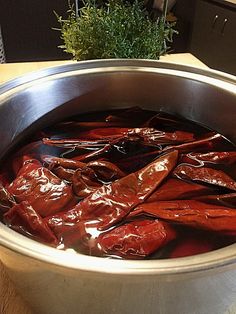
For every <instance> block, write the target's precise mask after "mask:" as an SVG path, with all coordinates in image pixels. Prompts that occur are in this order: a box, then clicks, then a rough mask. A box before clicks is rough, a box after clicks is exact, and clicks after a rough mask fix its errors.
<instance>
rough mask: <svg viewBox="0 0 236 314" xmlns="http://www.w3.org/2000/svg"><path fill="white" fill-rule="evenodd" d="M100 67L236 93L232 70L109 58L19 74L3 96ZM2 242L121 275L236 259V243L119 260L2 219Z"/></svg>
mask: <svg viewBox="0 0 236 314" xmlns="http://www.w3.org/2000/svg"><path fill="white" fill-rule="evenodd" d="M99 71H100V72H110V71H147V72H156V73H163V74H167V75H177V76H181V77H187V78H191V79H194V80H199V81H204V82H206V83H207V84H212V85H215V86H217V87H218V88H220V89H225V90H226V91H228V92H229V93H234V94H235V95H236V77H235V76H233V75H230V74H226V73H222V72H219V71H215V70H211V69H200V68H196V67H191V66H185V65H179V64H174V63H168V62H160V61H150V60H134V59H132V60H131V59H130V60H127V59H108V60H91V61H83V62H77V63H73V64H66V65H61V66H56V67H51V68H47V69H43V70H40V71H36V72H32V73H30V74H27V75H24V76H22V77H19V78H16V79H14V80H11V81H9V82H7V83H5V84H2V85H0V100H3V101H4V98H5V97H9V96H11V95H14V93H18V92H19V91H20V90H21V89H25V88H26V87H28V86H30V85H32V84H37V83H38V82H40V81H41V80H45V79H46V80H51V79H56V78H57V77H64V76H69V75H78V74H80V73H82V74H84V73H97V72H99ZM0 245H2V246H3V247H6V248H8V249H10V250H13V251H15V252H17V253H20V254H23V255H26V256H29V257H31V258H34V259H37V260H41V261H44V262H47V263H51V264H54V265H58V266H63V267H66V268H73V269H79V270H83V271H89V272H99V273H110V274H120V275H121V274H123V275H125V274H126V275H154V274H155V275H177V274H182V273H194V272H199V271H205V270H209V269H214V268H219V267H223V266H229V265H232V264H234V263H236V243H235V244H232V245H230V246H227V247H225V248H222V249H218V250H215V251H212V252H209V253H204V254H198V255H194V256H190V257H182V258H174V259H163V260H116V259H109V258H103V257H94V256H87V255H82V254H79V253H73V252H71V251H70V250H68V251H61V250H58V249H55V248H51V247H49V246H47V245H44V244H41V243H38V242H36V241H34V240H31V239H28V238H27V237H25V236H23V235H21V234H19V233H17V232H15V231H14V230H11V229H10V228H8V227H7V226H5V225H3V224H2V223H1V222H0Z"/></svg>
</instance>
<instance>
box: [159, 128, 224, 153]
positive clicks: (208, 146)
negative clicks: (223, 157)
mask: <svg viewBox="0 0 236 314" xmlns="http://www.w3.org/2000/svg"><path fill="white" fill-rule="evenodd" d="M223 139H224V138H223V136H222V135H221V134H219V133H215V132H212V133H211V134H208V135H205V136H204V137H202V138H200V139H198V140H196V141H193V142H188V143H184V144H180V145H171V146H166V147H165V148H164V149H163V151H167V150H170V149H176V150H178V151H179V152H181V153H185V152H191V151H193V150H194V151H199V150H200V151H201V152H202V151H206V150H207V151H209V150H212V149H214V148H215V147H217V145H218V144H220V143H221V142H222V141H223Z"/></svg>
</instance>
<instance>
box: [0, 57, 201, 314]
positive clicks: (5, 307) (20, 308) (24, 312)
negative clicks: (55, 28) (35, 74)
mask: <svg viewBox="0 0 236 314" xmlns="http://www.w3.org/2000/svg"><path fill="white" fill-rule="evenodd" d="M160 61H165V62H171V63H178V64H184V65H190V66H195V67H199V68H207V66H206V65H205V64H204V63H202V62H201V61H200V60H198V59H197V58H196V57H194V56H193V55H191V54H190V53H180V54H170V55H166V56H163V57H161V58H160ZM73 62H75V61H46V62H27V63H5V64H0V83H4V82H6V81H8V80H10V79H14V78H16V77H17V76H21V75H23V74H25V73H28V72H32V71H37V70H40V69H43V68H47V67H52V66H58V65H65V64H69V63H73ZM0 254H1V252H0ZM0 258H1V256H0ZM0 313H1V314H13V313H14V314H30V313H31V311H30V310H29V308H28V306H27V305H26V303H25V302H24V301H23V300H22V299H21V298H20V296H19V295H18V293H17V291H16V290H15V288H14V286H13V284H12V283H11V281H10V280H9V278H8V276H7V274H6V272H5V269H4V267H3V265H2V263H1V261H0Z"/></svg>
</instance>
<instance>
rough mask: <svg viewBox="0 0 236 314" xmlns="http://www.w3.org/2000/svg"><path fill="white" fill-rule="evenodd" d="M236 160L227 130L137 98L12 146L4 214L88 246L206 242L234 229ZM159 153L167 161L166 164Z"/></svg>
mask: <svg viewBox="0 0 236 314" xmlns="http://www.w3.org/2000/svg"><path fill="white" fill-rule="evenodd" d="M32 139H33V140H32ZM190 143H195V144H194V145H191V144H190ZM177 155H178V156H177ZM163 156H164V157H163ZM55 157H56V158H59V159H55ZM62 158H64V159H63V160H62ZM163 158H164V159H163ZM162 159H163V160H162ZM235 161H236V153H235V146H234V145H233V144H231V143H230V142H229V141H227V140H226V139H225V138H224V137H222V136H220V135H218V134H217V133H215V132H213V131H211V130H209V129H207V128H205V127H202V126H200V125H197V124H195V123H193V122H191V121H187V120H185V119H182V118H178V117H175V116H171V115H169V114H165V113H158V114H157V113H156V112H151V111H143V110H141V109H139V108H131V109H128V110H122V111H121V110H117V111H113V112H111V113H107V112H102V113H93V114H87V115H80V116H78V117H73V119H71V120H67V121H64V122H61V123H58V124H57V125H54V126H50V127H48V128H46V129H44V130H41V131H39V132H38V133H37V134H35V135H34V136H33V137H32V138H31V140H30V141H29V140H28V141H27V142H25V143H24V144H23V145H21V147H19V148H17V150H16V151H15V152H14V153H13V154H11V156H8V159H7V161H4V167H2V169H1V172H0V182H2V187H1V190H0V215H1V217H2V220H3V222H4V223H6V224H7V225H8V226H9V227H10V228H12V229H14V230H16V231H18V232H20V233H22V234H24V235H26V236H29V237H31V238H33V239H35V240H38V241H40V242H43V243H46V244H49V245H52V246H56V247H58V248H62V249H67V248H72V249H74V250H76V251H78V252H81V253H83V254H91V255H96V256H108V257H114V258H131V259H136V258H173V257H182V256H189V255H194V254H199V253H204V252H209V251H212V250H215V249H218V248H221V247H224V246H227V245H230V244H232V243H234V242H235V239H236V211H235V204H236V193H235V192H236V182H235V177H236V164H235ZM163 163H165V167H166V168H168V171H166V170H165V169H164V170H163V169H162V170H161V171H160V168H161V167H162V168H163ZM150 165H153V166H150ZM148 167H151V168H150V169H149V168H148ZM165 167H164V168H165ZM157 168H158V169H159V170H158V171H160V174H159V173H153V171H154V170H155V171H156V169H157ZM141 169H144V170H141ZM141 173H142V175H141ZM135 180H136V181H137V180H138V181H139V183H137V182H136V181H135ZM176 184H177V185H176ZM146 185H147V186H148V188H146V189H145V188H144V187H145V186H146ZM134 190H135V191H138V192H137V193H136V194H135V192H134ZM111 204H112V205H111ZM147 204H151V205H147ZM175 210H176V212H174V211H175ZM188 210H189V212H188ZM234 211H235V213H234ZM173 213H175V215H174V214H173ZM183 213H184V214H183ZM167 214H168V215H167ZM208 215H209V216H208ZM167 216H168V217H167ZM221 216H222V217H223V218H222V217H221ZM176 217H178V219H177V218H176ZM179 217H180V218H179ZM199 217H200V218H199ZM228 221H229V222H230V223H228Z"/></svg>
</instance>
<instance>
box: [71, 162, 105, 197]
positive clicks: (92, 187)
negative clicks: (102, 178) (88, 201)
mask: <svg viewBox="0 0 236 314" xmlns="http://www.w3.org/2000/svg"><path fill="white" fill-rule="evenodd" d="M72 184H73V191H74V193H75V194H76V195H77V196H78V197H80V198H84V197H87V196H88V195H90V194H92V193H94V192H95V191H96V190H97V189H98V188H100V187H101V186H102V183H101V182H99V181H98V179H97V176H96V173H95V172H94V170H92V169H91V168H88V167H85V168H83V169H78V170H76V171H75V173H74V175H73V177H72Z"/></svg>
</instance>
